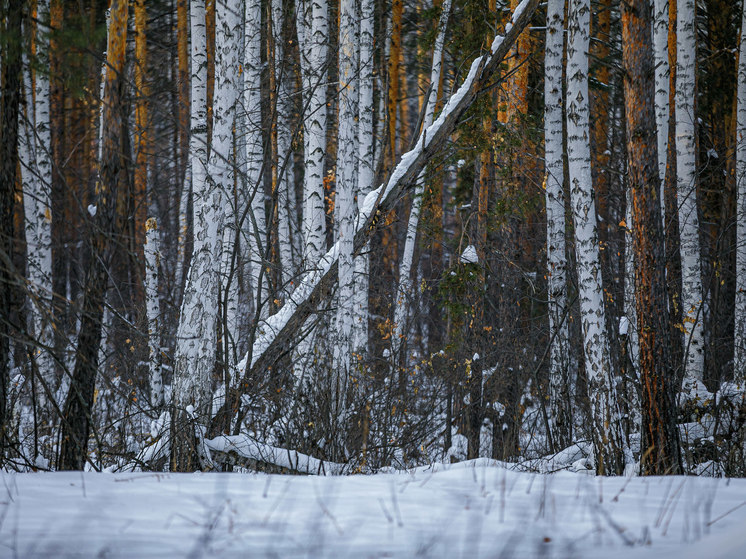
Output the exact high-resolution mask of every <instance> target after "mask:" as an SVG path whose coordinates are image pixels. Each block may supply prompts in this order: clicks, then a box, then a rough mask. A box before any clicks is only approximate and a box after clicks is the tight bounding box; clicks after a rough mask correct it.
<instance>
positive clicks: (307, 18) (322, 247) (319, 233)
mask: <svg viewBox="0 0 746 559" xmlns="http://www.w3.org/2000/svg"><path fill="white" fill-rule="evenodd" d="M328 12H329V8H328V4H327V0H304V1H302V2H300V3H299V6H298V15H297V18H296V20H297V30H298V43H299V45H300V47H301V52H300V61H301V72H302V83H303V108H304V111H305V114H304V115H303V151H304V177H303V215H302V224H301V242H302V245H303V265H302V270H303V273H304V274H306V275H307V274H308V273H312V272H313V271H314V270H316V269H317V268H318V266H319V265H320V263H321V259H322V257H323V256H324V254H325V253H326V214H325V208H324V159H325V157H326V128H327V107H326V88H327V81H328V80H327V54H328V35H329V21H328V18H329V15H328ZM308 326H309V325H308V324H306V325H304V327H305V328H307V327H308ZM316 339H321V338H320V337H318V328H317V331H316V332H313V333H311V334H310V335H308V336H306V337H304V338H303V339H302V340H301V342H300V343H299V344H298V346H297V348H296V358H295V359H294V367H293V368H294V374H295V377H296V379H297V380H298V383H301V382H302V379H303V377H304V376H305V375H306V373H307V372H310V368H311V367H312V364H313V363H315V362H316V357H315V356H316V354H317V353H318V352H319V349H318V348H317V347H316Z"/></svg>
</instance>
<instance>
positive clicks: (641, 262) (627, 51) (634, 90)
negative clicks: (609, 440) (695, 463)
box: [622, 0, 681, 475]
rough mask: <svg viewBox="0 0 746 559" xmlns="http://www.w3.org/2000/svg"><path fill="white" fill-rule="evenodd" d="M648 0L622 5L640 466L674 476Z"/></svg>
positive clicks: (676, 458)
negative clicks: (637, 361)
mask: <svg viewBox="0 0 746 559" xmlns="http://www.w3.org/2000/svg"><path fill="white" fill-rule="evenodd" d="M650 21H651V14H650V2H649V0H628V1H627V2H625V3H623V4H622V45H623V49H622V63H623V67H624V76H625V79H624V100H625V115H626V120H627V122H626V125H627V126H626V130H627V169H628V176H629V182H630V187H631V189H632V203H633V207H634V225H633V238H634V252H635V257H636V258H635V261H636V266H635V271H636V273H635V303H636V309H637V321H638V329H637V330H638V335H639V351H640V354H639V366H640V371H639V372H640V379H641V384H642V441H641V446H640V454H641V472H642V473H645V474H652V475H662V474H677V473H680V471H681V460H680V453H679V444H678V429H677V426H676V408H675V393H676V392H677V390H676V373H675V371H676V367H675V366H674V363H673V360H672V358H671V347H670V342H669V334H670V326H671V325H670V323H669V314H668V301H667V296H668V295H667V292H666V261H665V257H664V255H665V247H664V243H663V238H664V237H663V219H662V215H661V205H660V199H659V194H660V183H661V181H660V174H659V168H658V159H657V156H658V154H657V145H656V144H657V143H658V142H657V137H656V129H655V114H654V113H655V87H654V86H655V81H657V79H656V80H655V81H654V74H653V51H652V40H651V37H650V27H651V26H650Z"/></svg>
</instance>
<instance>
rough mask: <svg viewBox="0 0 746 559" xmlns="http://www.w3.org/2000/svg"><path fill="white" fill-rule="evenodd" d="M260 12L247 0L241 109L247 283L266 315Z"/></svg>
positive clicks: (260, 312)
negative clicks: (243, 111)
mask: <svg viewBox="0 0 746 559" xmlns="http://www.w3.org/2000/svg"><path fill="white" fill-rule="evenodd" d="M261 24H262V11H261V4H260V3H258V2H251V1H247V2H246V29H245V33H244V65H243V69H244V70H243V71H244V73H243V76H244V86H243V87H244V97H243V100H244V109H245V111H246V184H247V189H248V192H247V196H248V199H249V200H248V203H249V205H250V211H249V213H248V219H247V220H246V221H245V222H244V224H243V230H244V231H245V232H246V238H247V243H248V245H249V246H248V254H249V275H250V279H249V285H250V289H251V291H252V294H253V297H254V309H255V311H257V315H258V316H261V317H262V318H264V317H266V315H267V309H268V306H267V305H268V301H267V293H268V290H267V285H268V282H267V277H266V275H265V274H264V273H262V267H263V262H264V254H265V250H266V241H267V235H266V230H267V218H266V210H265V191H264V181H263V178H262V164H263V161H264V139H263V137H262V92H261V85H262V35H261Z"/></svg>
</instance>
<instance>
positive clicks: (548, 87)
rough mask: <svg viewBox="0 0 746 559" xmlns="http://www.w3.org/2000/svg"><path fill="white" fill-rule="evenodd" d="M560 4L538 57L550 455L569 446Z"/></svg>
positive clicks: (552, 11) (552, 6)
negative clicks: (541, 67)
mask: <svg viewBox="0 0 746 559" xmlns="http://www.w3.org/2000/svg"><path fill="white" fill-rule="evenodd" d="M564 19H565V0H549V3H548V4H547V34H546V49H545V54H544V154H545V156H544V158H545V161H546V163H545V165H546V174H545V178H544V185H545V188H546V190H545V196H546V210H547V295H548V299H549V300H548V304H549V313H548V314H549V340H550V344H551V348H550V353H549V386H550V397H549V398H550V408H551V424H552V442H553V443H554V449H555V450H560V449H562V448H565V447H567V446H568V445H569V444H570V441H571V440H572V413H571V411H572V402H571V399H570V379H569V375H568V372H569V356H570V337H569V330H568V326H567V320H566V316H565V313H566V310H567V309H566V307H567V256H566V253H565V188H564V174H565V171H564V157H563V149H562V143H563V127H562V116H563V115H562V59H563V47H564Z"/></svg>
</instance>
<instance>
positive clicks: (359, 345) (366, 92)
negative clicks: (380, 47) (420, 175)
mask: <svg viewBox="0 0 746 559" xmlns="http://www.w3.org/2000/svg"><path fill="white" fill-rule="evenodd" d="M374 16H375V6H374V2H373V0H361V2H360V38H359V41H360V61H359V78H358V97H359V98H358V115H359V116H358V141H357V145H358V157H357V169H358V172H357V181H358V194H357V200H358V212H359V211H360V209H361V206H362V201H363V200H364V199H365V197H366V196H367V195H368V193H369V192H370V191H371V189H372V188H373V180H374V177H373V168H374V167H373V165H374V163H373V155H374V146H373V138H374V136H373V132H374V130H373V21H374V20H373V18H374ZM369 249H370V245H367V246H366V248H365V249H363V251H362V253H361V254H359V255H358V256H356V257H355V289H354V292H355V294H354V299H355V302H354V311H353V325H352V329H353V330H352V331H353V350H354V351H355V352H356V353H358V354H365V353H367V347H368V271H369V268H370V257H369V255H368V252H369Z"/></svg>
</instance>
